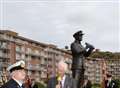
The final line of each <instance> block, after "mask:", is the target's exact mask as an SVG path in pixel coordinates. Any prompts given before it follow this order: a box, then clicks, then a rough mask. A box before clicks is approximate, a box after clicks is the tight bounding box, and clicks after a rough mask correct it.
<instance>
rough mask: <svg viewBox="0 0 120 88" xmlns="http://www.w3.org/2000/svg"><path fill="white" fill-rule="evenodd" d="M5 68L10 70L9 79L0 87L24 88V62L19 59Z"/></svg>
mask: <svg viewBox="0 0 120 88" xmlns="http://www.w3.org/2000/svg"><path fill="white" fill-rule="evenodd" d="M7 70H8V71H9V72H10V75H11V79H10V80H9V81H8V82H7V83H5V84H4V85H3V86H2V87H1V88H24V86H23V80H24V79H25V76H26V73H25V62H24V61H19V62H16V63H15V64H13V65H11V66H9V67H8V68H7Z"/></svg>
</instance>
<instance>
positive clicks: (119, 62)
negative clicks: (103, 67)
mask: <svg viewBox="0 0 120 88" xmlns="http://www.w3.org/2000/svg"><path fill="white" fill-rule="evenodd" d="M107 71H108V73H110V74H112V77H113V78H114V79H120V58H116V59H112V58H110V59H107Z"/></svg>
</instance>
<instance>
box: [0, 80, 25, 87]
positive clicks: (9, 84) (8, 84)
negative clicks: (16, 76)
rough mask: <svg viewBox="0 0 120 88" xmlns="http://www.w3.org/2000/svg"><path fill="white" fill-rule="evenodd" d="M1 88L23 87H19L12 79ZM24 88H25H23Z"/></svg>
mask: <svg viewBox="0 0 120 88" xmlns="http://www.w3.org/2000/svg"><path fill="white" fill-rule="evenodd" d="M0 88H21V87H20V86H19V84H18V83H17V82H16V81H15V80H13V79H10V80H9V81H8V82H7V83H5V84H4V85H3V86H2V87H0ZM22 88H24V87H22Z"/></svg>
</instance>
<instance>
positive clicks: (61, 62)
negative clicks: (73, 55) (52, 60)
mask: <svg viewBox="0 0 120 88" xmlns="http://www.w3.org/2000/svg"><path fill="white" fill-rule="evenodd" d="M59 66H62V67H63V68H64V70H65V72H67V71H68V65H67V63H65V61H63V60H61V61H59V62H58V67H59Z"/></svg>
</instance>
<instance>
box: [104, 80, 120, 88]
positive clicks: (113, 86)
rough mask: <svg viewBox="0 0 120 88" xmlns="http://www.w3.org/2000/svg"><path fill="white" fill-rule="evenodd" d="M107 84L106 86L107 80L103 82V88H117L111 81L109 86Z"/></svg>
mask: <svg viewBox="0 0 120 88" xmlns="http://www.w3.org/2000/svg"><path fill="white" fill-rule="evenodd" d="M107 84H108V80H106V81H105V88H118V87H117V85H116V83H115V82H114V81H113V80H112V81H111V82H110V83H109V85H107Z"/></svg>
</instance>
